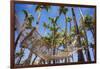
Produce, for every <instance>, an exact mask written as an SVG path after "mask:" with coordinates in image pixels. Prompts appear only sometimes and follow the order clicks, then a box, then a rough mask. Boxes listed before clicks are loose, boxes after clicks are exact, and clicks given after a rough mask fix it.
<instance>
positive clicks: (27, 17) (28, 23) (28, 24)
mask: <svg viewBox="0 0 100 69" xmlns="http://www.w3.org/2000/svg"><path fill="white" fill-rule="evenodd" d="M23 13H24V14H25V19H24V24H23V25H22V30H21V31H20V32H19V35H18V37H17V39H16V42H15V50H16V47H17V44H18V41H19V39H20V37H21V35H22V34H23V32H24V31H25V30H26V29H31V28H32V21H33V20H34V18H33V16H32V15H31V14H29V13H28V12H27V11H26V10H23ZM22 46H23V45H22ZM22 46H20V47H21V49H20V51H21V52H24V50H25V49H24V48H22ZM23 49H24V50H23ZM22 57H23V54H22V56H20V57H19V60H18V62H17V64H19V63H20V61H21V59H22Z"/></svg>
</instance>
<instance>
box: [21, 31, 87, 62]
mask: <svg viewBox="0 0 100 69" xmlns="http://www.w3.org/2000/svg"><path fill="white" fill-rule="evenodd" d="M29 35H30V34H29ZM29 35H28V36H29ZM30 38H31V39H32V40H30ZM41 39H42V37H41V36H40V34H39V33H38V32H37V31H36V30H35V31H31V36H29V37H27V39H26V38H25V39H24V41H23V42H22V43H23V44H24V43H25V44H26V45H27V46H28V49H29V50H30V52H32V53H33V54H36V55H37V56H39V57H40V58H41V59H44V60H46V61H48V60H54V59H62V58H66V57H69V56H71V55H72V54H74V53H75V52H77V51H78V50H82V49H83V48H84V47H85V46H82V47H79V48H78V47H76V45H77V38H76V37H75V38H74V40H73V41H72V44H69V46H68V47H67V48H66V49H64V50H63V51H61V50H58V51H59V52H57V53H56V54H55V55H52V54H50V53H51V52H52V51H47V47H46V46H42V40H41ZM30 44H31V45H30ZM43 49H44V50H43Z"/></svg>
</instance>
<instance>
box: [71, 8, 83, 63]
mask: <svg viewBox="0 0 100 69" xmlns="http://www.w3.org/2000/svg"><path fill="white" fill-rule="evenodd" d="M71 10H72V16H73V21H74V24H75V28H76V34H77V35H78V37H77V40H78V47H81V46H82V45H81V40H80V36H79V29H78V25H77V21H76V16H75V13H74V8H71ZM84 61H85V60H84V55H83V52H82V50H78V62H84Z"/></svg>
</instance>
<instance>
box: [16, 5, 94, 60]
mask: <svg viewBox="0 0 100 69" xmlns="http://www.w3.org/2000/svg"><path fill="white" fill-rule="evenodd" d="M66 7H67V6H66ZM35 8H36V5H34V4H15V14H16V15H17V16H18V20H19V22H20V23H21V24H22V23H23V22H24V17H25V15H24V13H23V12H22V10H27V11H28V12H29V13H30V14H32V15H33V16H34V21H33V23H32V25H33V26H36V21H37V17H38V13H37V12H35V11H34V10H35ZM67 8H68V12H67V14H66V16H69V17H72V11H71V7H67ZM78 8H79V7H74V10H75V14H76V19H77V23H78V25H79V20H80V14H79V9H78ZM58 9H59V6H51V9H50V10H49V12H47V11H45V10H42V12H41V18H40V24H39V30H38V31H39V33H40V34H41V35H42V36H44V35H47V33H49V32H50V31H49V30H45V31H46V33H44V28H43V23H44V22H46V23H48V24H50V21H49V20H48V17H53V18H55V17H56V16H58V15H59V11H58ZM81 10H82V12H83V15H86V14H89V15H91V16H93V15H94V11H95V9H94V8H85V7H83V8H81ZM64 18H65V17H64V15H63V14H62V15H61V16H60V18H59V20H58V21H57V24H58V25H59V26H60V27H61V28H63V29H64V28H65V20H64ZM71 23H72V26H73V24H74V23H73V21H72V22H71ZM68 31H69V23H68ZM17 35H18V32H15V37H17ZM87 36H88V41H89V43H90V42H93V36H92V34H91V32H90V31H87ZM18 49H19V48H18ZM18 49H17V50H18ZM91 54H92V52H91ZM27 55H28V54H26V56H27ZM76 56H77V54H76ZM92 56H93V55H92ZM75 59H77V58H76V57H75Z"/></svg>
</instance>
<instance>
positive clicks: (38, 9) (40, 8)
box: [35, 5, 50, 29]
mask: <svg viewBox="0 0 100 69" xmlns="http://www.w3.org/2000/svg"><path fill="white" fill-rule="evenodd" d="M43 9H44V10H46V11H47V12H48V11H49V9H50V6H49V5H47V6H45V5H37V6H36V9H35V11H36V12H38V21H37V22H36V25H37V26H36V27H37V29H38V25H39V21H40V17H41V12H42V10H43Z"/></svg>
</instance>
